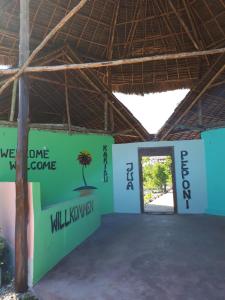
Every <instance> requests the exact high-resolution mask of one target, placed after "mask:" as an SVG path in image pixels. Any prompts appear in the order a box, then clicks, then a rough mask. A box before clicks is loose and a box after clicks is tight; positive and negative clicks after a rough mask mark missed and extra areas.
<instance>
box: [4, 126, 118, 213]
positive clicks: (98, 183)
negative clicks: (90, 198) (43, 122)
mask: <svg viewBox="0 0 225 300" xmlns="http://www.w3.org/2000/svg"><path fill="white" fill-rule="evenodd" d="M16 140H17V130H16V128H8V127H0V141H1V143H0V181H15V170H14V169H12V170H11V169H10V164H11V167H13V165H14V164H15V153H16V151H15V148H16ZM113 142H114V141H113V138H112V137H111V136H102V135H96V134H88V135H87V134H72V135H69V134H68V133H66V132H51V131H43V130H42V131H41V130H30V133H29V150H30V152H29V156H30V157H29V162H28V165H29V168H30V170H29V172H28V174H29V181H31V182H40V185H41V202H42V208H45V207H48V206H49V205H53V204H56V203H61V202H64V201H70V200H76V199H79V193H78V192H75V191H73V189H74V188H77V187H79V186H82V185H83V179H82V173H81V166H80V164H79V162H78V160H77V156H78V154H79V152H80V151H83V150H87V151H89V152H90V154H91V156H92V163H91V164H90V166H87V167H86V168H85V177H86V179H87V183H88V185H91V186H95V187H97V190H96V191H95V195H96V197H97V198H98V199H99V201H100V204H99V205H100V211H101V213H102V214H106V213H111V212H113V186H112V144H113ZM104 146H106V147H107V154H108V157H107V166H106V168H107V173H108V182H104V168H105V165H104V153H103V147H104ZM41 167H42V168H44V169H41Z"/></svg>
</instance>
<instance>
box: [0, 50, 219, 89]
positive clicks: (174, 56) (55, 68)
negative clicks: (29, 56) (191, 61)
mask: <svg viewBox="0 0 225 300" xmlns="http://www.w3.org/2000/svg"><path fill="white" fill-rule="evenodd" d="M222 53H225V48H219V49H210V50H203V51H192V52H180V53H173V54H161V55H153V56H144V57H138V58H127V59H118V60H111V61H103V62H92V63H78V64H65V65H57V66H39V67H26V68H25V69H23V72H24V73H40V72H59V71H64V70H82V69H96V68H103V67H115V66H121V65H129V64H138V63H145V62H151V61H161V60H174V59H183V58H192V57H198V56H205V55H218V54H222ZM19 70H20V69H18V68H12V69H0V75H13V74H19V72H20V71H19ZM15 76H16V77H17V75H14V76H13V77H11V78H10V80H11V79H12V78H13V80H14V78H15ZM19 76H21V74H20V75H19ZM5 84H6V83H5ZM7 86H8V85H7ZM2 88H3V87H2ZM2 88H1V89H0V94H1V93H2V91H3V89H2Z"/></svg>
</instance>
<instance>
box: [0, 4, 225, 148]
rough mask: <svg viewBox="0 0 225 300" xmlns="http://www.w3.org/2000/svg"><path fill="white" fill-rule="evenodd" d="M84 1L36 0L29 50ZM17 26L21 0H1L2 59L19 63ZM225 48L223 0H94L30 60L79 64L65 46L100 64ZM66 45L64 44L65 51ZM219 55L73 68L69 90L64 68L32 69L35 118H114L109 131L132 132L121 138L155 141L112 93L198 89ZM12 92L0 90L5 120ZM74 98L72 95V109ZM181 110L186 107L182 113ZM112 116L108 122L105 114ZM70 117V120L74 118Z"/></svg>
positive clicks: (78, 122)
mask: <svg viewBox="0 0 225 300" xmlns="http://www.w3.org/2000/svg"><path fill="white" fill-rule="evenodd" d="M78 3H79V1H78V0H40V1H35V0H30V48H31V51H32V50H33V49H35V48H36V47H37V46H38V45H39V44H40V43H41V41H42V40H43V39H44V38H45V37H46V35H47V34H48V33H49V32H50V31H51V30H52V28H54V26H55V25H56V24H58V22H59V21H60V20H61V19H62V18H63V17H64V16H65V15H66V14H67V13H68V12H69V11H70V10H71V9H72V8H74V7H75V6H76V5H77V4H78ZM18 30H19V0H0V64H10V65H12V66H17V63H18V44H19V33H18ZM68 45H69V46H68ZM224 46H225V2H224V0H213V1H211V0H151V1H149V0H130V1H125V0H107V1H103V0H89V1H87V2H86V4H85V5H84V6H83V7H82V8H81V9H80V11H78V12H77V14H76V15H75V16H74V17H73V18H72V19H71V20H70V21H69V22H68V23H66V24H65V26H63V27H62V29H61V30H60V31H59V32H57V33H56V34H55V35H54V37H53V38H52V39H51V40H50V41H49V42H48V44H47V45H46V46H45V47H44V49H43V51H41V52H40V53H39V55H38V56H37V57H36V60H35V61H33V63H32V65H34V66H38V65H55V64H57V65H59V64H65V63H67V64H68V63H72V62H74V58H72V59H71V57H69V58H68V55H67V54H65V53H64V52H65V49H64V47H67V49H68V48H69V49H70V51H72V52H73V53H76V59H78V61H79V62H96V61H97V62H98V61H107V60H112V59H114V60H115V59H125V58H138V57H145V56H154V55H158V54H178V53H181V52H190V53H191V52H194V51H202V50H211V49H217V48H222V47H224ZM61 48H63V49H64V50H62V51H59V49H61ZM219 56H220V55H219V54H215V55H204V56H201V57H200V56H196V57H189V58H177V59H172V60H171V59H163V60H159V61H149V62H145V63H138V64H129V65H121V66H116V67H108V68H106V67H105V68H100V69H96V70H85V71H68V72H67V75H66V78H67V82H68V86H69V88H68V90H67V91H66V89H65V85H66V83H65V82H66V81H65V74H64V73H63V72H60V73H52V74H44V73H40V74H35V75H34V74H33V75H29V77H30V97H31V115H30V118H31V122H34V123H59V122H60V123H64V122H65V120H66V123H68V124H69V125H68V126H69V127H71V126H72V125H73V126H82V127H88V128H95V129H96V130H97V129H98V130H102V128H104V129H105V128H106V127H107V126H106V125H109V124H111V125H110V126H111V127H115V128H113V130H112V128H111V129H110V130H111V131H113V132H117V133H118V132H126V134H127V137H126V138H125V137H122V135H121V136H120V138H117V141H119V142H122V141H135V140H136V139H137V140H138V139H140V140H143V139H144V140H146V139H149V135H148V134H147V132H146V131H145V130H144V128H143V127H142V126H141V125H140V123H138V122H137V120H135V119H134V118H133V116H132V115H131V114H130V113H129V111H127V110H126V109H125V108H124V107H123V106H122V105H121V104H119V102H118V101H117V100H116V99H115V97H113V95H112V94H110V92H111V91H117V92H124V93H136V94H144V93H149V92H162V91H167V90H174V89H178V88H190V89H192V88H194V87H195V86H196V84H197V83H198V82H199V80H201V79H202V78H203V76H204V74H206V73H207V72H208V71H209V70H210V69H211V68H212V66H213V65H214V63H215V61H216V60H217V59H218V57H219ZM209 76H210V75H209ZM221 76H222V74H221ZM6 78H7V77H3V78H2V80H5V79H6ZM217 79H218V80H219V78H217ZM96 86H97V88H96ZM220 88H221V87H220ZM105 90H107V92H105ZM11 93H12V91H11V90H10V89H8V90H7V92H6V93H5V94H4V96H0V97H1V102H0V113H1V115H0V117H1V119H4V120H6V119H8V118H9V114H10V102H11V99H10V97H11ZM106 94H107V97H108V98H109V99H110V103H113V102H114V103H113V104H114V108H113V110H114V118H115V120H114V121H112V116H111V113H110V112H109V111H110V110H109V108H107V107H108V106H107V105H109V106H110V107H112V105H111V104H110V103H109V101H108V102H107V101H106V102H107V103H108V104H106V103H105V97H106ZM66 95H67V96H66ZM68 98H69V99H71V98H72V99H73V100H72V101H73V103H72V104H71V103H70V111H68ZM37 99H39V100H38V101H37ZM40 99H42V100H40ZM102 99H103V100H102ZM70 101H71V100H70ZM189 103H191V100H189ZM211 103H212V101H211V102H210V105H211ZM208 105H209V104H208ZM209 110H211V108H209ZM69 114H70V116H69ZM179 114H180V110H179V112H178V111H177V115H176V117H177V116H178V117H179V116H180V115H179ZM104 115H105V117H104ZM106 115H107V116H108V117H107V118H109V120H106V119H107V118H106ZM110 116H111V117H110ZM124 117H125V118H124ZM110 118H111V119H110ZM68 119H71V120H70V122H69V120H68ZM125 119H126V121H125ZM110 120H111V121H110ZM107 122H108V124H106V123H107ZM182 122H183V120H182ZM70 123H71V124H70ZM180 125H182V124H180ZM166 126H168V124H167V125H166ZM70 129H71V128H70ZM164 129H165V128H164ZM164 129H163V130H164ZM137 131H138V133H137ZM127 132H128V133H127ZM161 132H162V131H161ZM124 135H125V134H124ZM128 135H130V137H128ZM163 135H164V134H163ZM194 135H195V136H196V134H194ZM159 136H160V135H159ZM189 136H190V135H189ZM167 137H168V134H167Z"/></svg>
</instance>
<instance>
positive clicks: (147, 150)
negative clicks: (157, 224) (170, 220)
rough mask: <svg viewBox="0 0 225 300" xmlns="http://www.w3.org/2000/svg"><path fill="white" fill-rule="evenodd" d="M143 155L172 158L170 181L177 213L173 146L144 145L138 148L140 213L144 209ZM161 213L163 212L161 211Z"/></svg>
mask: <svg viewBox="0 0 225 300" xmlns="http://www.w3.org/2000/svg"><path fill="white" fill-rule="evenodd" d="M143 156H171V158H172V181H173V203H174V212H173V213H174V214H176V213H177V189H176V176H175V155H174V147H173V146H170V147H168V146H167V147H163V146H162V147H144V148H138V163H139V179H140V180H139V182H140V209H141V213H146V212H145V211H144V195H143V172H142V162H141V160H142V157H143ZM162 214H163V213H162Z"/></svg>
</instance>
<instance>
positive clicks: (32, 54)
mask: <svg viewBox="0 0 225 300" xmlns="http://www.w3.org/2000/svg"><path fill="white" fill-rule="evenodd" d="M87 1H88V0H80V2H79V3H78V4H77V5H76V6H75V7H74V8H73V9H72V10H71V11H70V12H69V13H68V14H67V15H66V16H65V17H64V18H62V20H61V21H60V22H59V23H58V24H57V25H56V26H55V27H54V28H53V29H52V30H51V31H50V32H49V33H48V34H47V36H46V37H45V38H44V39H43V41H42V42H41V43H40V44H39V45H38V46H37V48H35V50H34V51H33V52H32V53H31V55H30V56H29V57H28V58H27V60H26V61H25V62H24V64H23V65H22V66H21V68H20V69H19V70H18V71H17V72H16V74H15V75H14V76H13V77H12V78H10V79H9V80H8V81H7V82H6V83H5V84H4V85H3V86H2V87H1V88H0V95H1V93H2V92H3V91H4V90H5V89H6V88H7V87H8V86H9V85H10V84H11V83H12V82H13V81H15V80H16V79H18V78H19V77H20V76H21V75H22V74H23V72H24V70H25V69H26V68H27V67H28V66H29V65H30V64H31V62H32V61H33V60H34V58H35V57H36V56H37V54H38V53H39V52H40V51H41V50H42V49H43V48H44V47H45V46H46V44H47V43H48V42H49V41H50V40H51V39H52V37H54V36H55V34H56V33H57V32H58V31H59V30H60V29H61V28H62V27H63V26H64V25H65V24H66V23H68V21H69V20H70V19H71V18H72V17H73V16H74V15H76V13H77V12H78V11H79V10H80V9H81V8H82V7H83V6H84V5H85V3H86V2H87Z"/></svg>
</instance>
